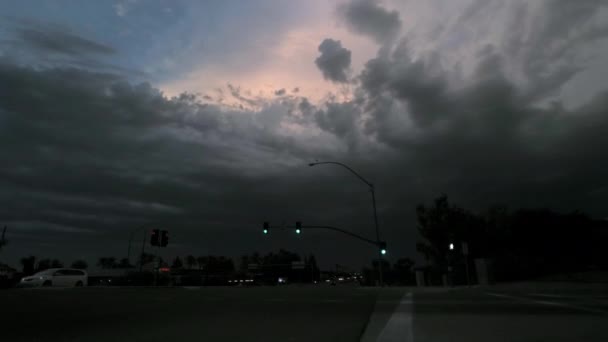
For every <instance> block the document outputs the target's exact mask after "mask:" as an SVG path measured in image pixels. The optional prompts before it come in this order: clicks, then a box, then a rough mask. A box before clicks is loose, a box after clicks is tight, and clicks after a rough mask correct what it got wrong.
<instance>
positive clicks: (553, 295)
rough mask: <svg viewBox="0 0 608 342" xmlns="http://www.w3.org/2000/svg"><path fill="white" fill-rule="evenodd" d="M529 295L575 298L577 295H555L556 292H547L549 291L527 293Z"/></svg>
mask: <svg viewBox="0 0 608 342" xmlns="http://www.w3.org/2000/svg"><path fill="white" fill-rule="evenodd" d="M528 295H529V296H533V297H547V298H574V299H575V298H577V297H573V296H564V295H557V294H549V293H528Z"/></svg>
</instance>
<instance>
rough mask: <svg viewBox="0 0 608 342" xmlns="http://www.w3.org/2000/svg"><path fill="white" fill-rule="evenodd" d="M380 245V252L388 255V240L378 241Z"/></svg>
mask: <svg viewBox="0 0 608 342" xmlns="http://www.w3.org/2000/svg"><path fill="white" fill-rule="evenodd" d="M378 247H380V254H382V255H386V253H387V250H386V242H384V241H380V242H379V243H378Z"/></svg>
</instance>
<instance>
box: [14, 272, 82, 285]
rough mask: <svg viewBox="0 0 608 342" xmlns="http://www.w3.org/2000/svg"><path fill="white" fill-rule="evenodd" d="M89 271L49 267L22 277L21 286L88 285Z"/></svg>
mask: <svg viewBox="0 0 608 342" xmlns="http://www.w3.org/2000/svg"><path fill="white" fill-rule="evenodd" d="M87 279H88V276H87V272H85V271H83V270H77V269H73V268H49V269H48V270H44V271H41V272H38V273H36V274H34V275H32V276H29V277H24V278H23V279H21V282H20V283H19V286H21V287H35V286H54V287H72V286H75V287H80V286H87Z"/></svg>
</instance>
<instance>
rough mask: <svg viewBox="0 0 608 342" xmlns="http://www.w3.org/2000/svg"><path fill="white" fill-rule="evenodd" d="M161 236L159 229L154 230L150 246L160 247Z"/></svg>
mask: <svg viewBox="0 0 608 342" xmlns="http://www.w3.org/2000/svg"><path fill="white" fill-rule="evenodd" d="M159 236H160V231H159V230H158V229H152V235H151V236H150V244H151V245H152V246H158V245H159V243H158V242H159Z"/></svg>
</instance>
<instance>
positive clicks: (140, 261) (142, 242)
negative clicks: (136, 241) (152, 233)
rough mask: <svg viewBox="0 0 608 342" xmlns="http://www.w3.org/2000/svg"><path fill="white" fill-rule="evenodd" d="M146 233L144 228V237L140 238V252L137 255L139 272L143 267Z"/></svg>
mask: <svg viewBox="0 0 608 342" xmlns="http://www.w3.org/2000/svg"><path fill="white" fill-rule="evenodd" d="M146 235H148V232H147V231H146V230H144V238H143V239H142V240H141V254H140V256H139V272H141V271H142V269H143V267H144V250H145V249H146Z"/></svg>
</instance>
